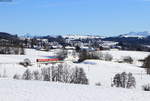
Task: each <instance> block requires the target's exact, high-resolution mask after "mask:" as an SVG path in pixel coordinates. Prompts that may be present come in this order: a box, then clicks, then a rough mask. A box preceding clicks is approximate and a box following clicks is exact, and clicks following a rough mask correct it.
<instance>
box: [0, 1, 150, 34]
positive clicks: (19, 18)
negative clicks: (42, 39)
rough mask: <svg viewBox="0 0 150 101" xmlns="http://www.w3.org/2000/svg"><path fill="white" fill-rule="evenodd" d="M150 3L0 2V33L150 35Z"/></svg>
mask: <svg viewBox="0 0 150 101" xmlns="http://www.w3.org/2000/svg"><path fill="white" fill-rule="evenodd" d="M149 10H150V0H12V2H0V13H1V16H0V22H1V24H0V31H1V32H9V33H12V34H19V35H22V34H25V33H30V34H32V35H51V34H52V35H59V34H60V35H64V34H81V35H84V34H88V35H90V34H95V35H103V36H112V35H113V36H114V35H119V34H125V33H128V32H130V31H150V20H149V18H150V13H149Z"/></svg>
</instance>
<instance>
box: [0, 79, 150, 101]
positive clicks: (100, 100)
mask: <svg viewBox="0 0 150 101" xmlns="http://www.w3.org/2000/svg"><path fill="white" fill-rule="evenodd" d="M0 82H1V83H0V101H149V98H150V93H149V92H144V91H140V90H135V89H134V90H129V89H122V88H110V87H109V88H106V87H102V86H101V87H99V86H85V85H77V84H76V85H74V84H61V83H50V82H43V81H21V80H7V79H1V80H0Z"/></svg>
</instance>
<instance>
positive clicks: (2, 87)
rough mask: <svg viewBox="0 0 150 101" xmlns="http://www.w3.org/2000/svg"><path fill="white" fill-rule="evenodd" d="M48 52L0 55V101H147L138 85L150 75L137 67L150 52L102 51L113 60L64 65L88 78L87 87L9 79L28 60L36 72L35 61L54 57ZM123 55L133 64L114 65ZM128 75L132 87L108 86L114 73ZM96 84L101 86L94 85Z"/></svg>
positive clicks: (28, 50)
mask: <svg viewBox="0 0 150 101" xmlns="http://www.w3.org/2000/svg"><path fill="white" fill-rule="evenodd" d="M55 52H56V50H54V51H51V52H44V51H36V50H31V49H27V50H26V55H0V57H1V58H0V74H1V75H3V74H4V73H6V74H7V77H8V78H7V79H0V82H1V83H0V101H10V100H11V101H100V100H102V101H149V99H150V93H149V92H145V91H142V85H144V84H148V83H150V76H148V75H146V73H145V70H144V69H143V68H140V67H139V65H137V61H138V60H139V59H144V58H145V57H146V56H148V55H149V54H150V53H148V52H136V51H103V52H104V53H109V54H111V55H112V56H113V61H111V62H109V61H102V60H86V61H84V62H82V63H78V64H77V63H72V62H66V63H65V64H68V65H70V67H76V66H78V67H82V68H83V69H84V70H85V72H86V75H87V77H88V79H89V85H73V84H62V83H50V82H44V81H23V80H13V79H12V77H13V76H14V75H15V74H16V73H17V74H22V73H23V72H24V71H25V70H26V69H27V68H25V67H23V66H21V65H19V64H18V63H19V62H21V61H23V60H24V59H25V58H29V59H30V60H31V61H32V62H33V65H32V66H29V69H31V70H39V69H40V68H42V67H48V66H49V65H42V66H41V67H40V68H39V67H37V64H36V59H37V58H43V57H45V56H54V55H55ZM124 56H131V57H132V58H133V59H134V63H133V64H127V63H117V62H114V61H115V60H117V59H120V58H122V57H124ZM121 72H127V73H129V72H131V73H133V76H134V77H135V79H136V88H134V89H122V88H115V87H114V88H113V87H111V81H112V78H113V77H114V75H115V74H116V73H121ZM98 82H100V83H101V86H95V84H96V83H98Z"/></svg>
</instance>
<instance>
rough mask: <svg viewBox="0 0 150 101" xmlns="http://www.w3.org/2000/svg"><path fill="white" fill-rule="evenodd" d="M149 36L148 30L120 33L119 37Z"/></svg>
mask: <svg viewBox="0 0 150 101" xmlns="http://www.w3.org/2000/svg"><path fill="white" fill-rule="evenodd" d="M148 36H150V33H149V32H148V31H144V32H129V33H127V34H123V35H120V37H126V38H127V37H135V38H145V37H148Z"/></svg>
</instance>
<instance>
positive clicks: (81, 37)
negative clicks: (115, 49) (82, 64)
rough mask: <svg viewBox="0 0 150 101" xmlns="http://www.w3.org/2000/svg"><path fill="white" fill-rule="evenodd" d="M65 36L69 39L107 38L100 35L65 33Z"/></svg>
mask: <svg viewBox="0 0 150 101" xmlns="http://www.w3.org/2000/svg"><path fill="white" fill-rule="evenodd" d="M63 37H64V38H69V39H93V38H105V37H102V36H98V35H64V36H63Z"/></svg>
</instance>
